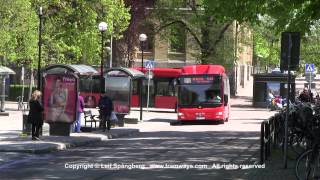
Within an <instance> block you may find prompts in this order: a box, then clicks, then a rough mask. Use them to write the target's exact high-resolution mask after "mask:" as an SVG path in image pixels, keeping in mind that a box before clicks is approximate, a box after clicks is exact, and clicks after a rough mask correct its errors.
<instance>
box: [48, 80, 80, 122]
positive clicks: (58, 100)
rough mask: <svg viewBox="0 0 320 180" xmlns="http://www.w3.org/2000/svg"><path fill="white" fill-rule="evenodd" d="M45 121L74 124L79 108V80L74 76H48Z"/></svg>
mask: <svg viewBox="0 0 320 180" xmlns="http://www.w3.org/2000/svg"><path fill="white" fill-rule="evenodd" d="M43 87H44V88H43V106H44V121H45V122H47V123H55V122H60V123H73V122H74V121H75V119H76V110H77V109H76V108H77V98H78V96H77V79H76V77H74V76H73V75H60V74H47V75H46V76H45V77H44V86H43Z"/></svg>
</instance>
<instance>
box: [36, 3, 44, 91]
mask: <svg viewBox="0 0 320 180" xmlns="http://www.w3.org/2000/svg"><path fill="white" fill-rule="evenodd" d="M38 15H39V42H38V46H39V54H38V85H37V89H38V90H40V82H41V78H40V69H41V45H42V38H41V34H42V15H43V14H42V7H40V8H39V14H38Z"/></svg>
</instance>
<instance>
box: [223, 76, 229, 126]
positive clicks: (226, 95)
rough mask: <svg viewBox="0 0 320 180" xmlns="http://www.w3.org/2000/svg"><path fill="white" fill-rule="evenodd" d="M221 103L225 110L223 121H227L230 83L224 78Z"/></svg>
mask: <svg viewBox="0 0 320 180" xmlns="http://www.w3.org/2000/svg"><path fill="white" fill-rule="evenodd" d="M223 89H224V90H223V92H224V95H223V103H224V108H225V111H224V113H225V119H226V121H228V119H229V116H230V83H229V79H228V77H224V79H223Z"/></svg>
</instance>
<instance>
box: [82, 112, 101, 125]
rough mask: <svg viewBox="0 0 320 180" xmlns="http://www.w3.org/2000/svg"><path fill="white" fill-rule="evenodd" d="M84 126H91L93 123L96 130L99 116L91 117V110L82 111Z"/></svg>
mask: <svg viewBox="0 0 320 180" xmlns="http://www.w3.org/2000/svg"><path fill="white" fill-rule="evenodd" d="M83 113H84V126H87V123H90V124H91V126H90V127H91V128H92V124H93V123H94V127H95V128H97V122H100V116H99V115H93V114H92V112H91V110H87V111H84V112H83Z"/></svg>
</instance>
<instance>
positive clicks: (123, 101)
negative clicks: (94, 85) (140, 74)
mask: <svg viewBox="0 0 320 180" xmlns="http://www.w3.org/2000/svg"><path fill="white" fill-rule="evenodd" d="M105 90H106V93H107V95H108V97H110V98H111V99H112V100H113V109H114V111H115V112H116V113H120V114H128V113H129V112H130V93H131V79H130V77H128V76H127V77H126V76H123V77H121V76H119V77H118V76H107V77H106V78H105Z"/></svg>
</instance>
